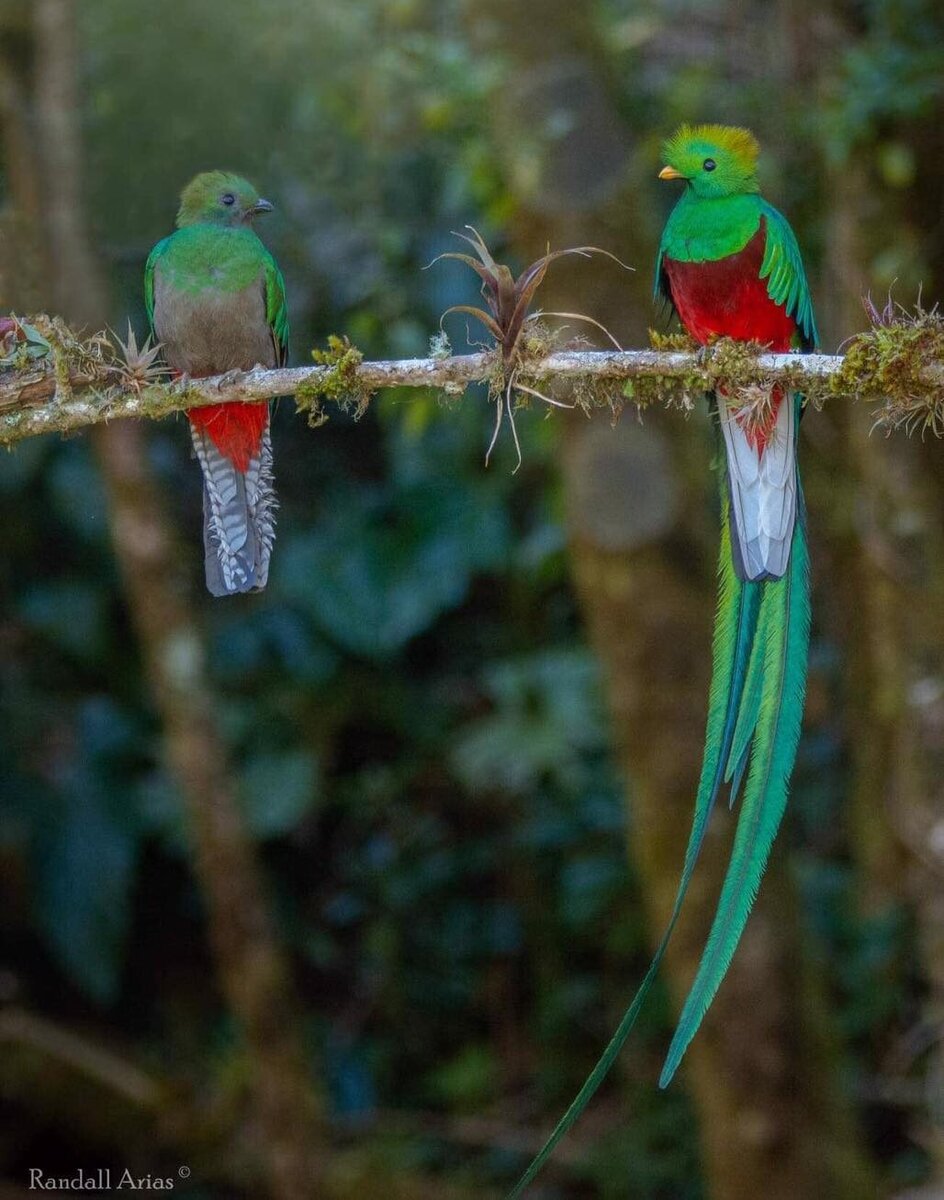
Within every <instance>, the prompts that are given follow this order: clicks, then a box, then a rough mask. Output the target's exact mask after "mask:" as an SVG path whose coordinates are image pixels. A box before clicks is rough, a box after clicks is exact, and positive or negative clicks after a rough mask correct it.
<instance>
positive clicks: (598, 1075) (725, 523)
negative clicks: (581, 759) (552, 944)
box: [508, 473, 763, 1200]
mask: <svg viewBox="0 0 944 1200" xmlns="http://www.w3.org/2000/svg"><path fill="white" fill-rule="evenodd" d="M719 479H720V482H721V503H722V514H723V517H722V526H721V549H720V553H719V556H718V607H717V616H716V619H715V631H714V639H713V647H712V672H711V689H710V693H709V700H708V724H707V730H706V736H705V755H704V759H703V761H702V769H701V779H700V781H699V785H698V795H697V797H696V800H695V812H694V815H693V818H692V829H691V833H690V835H689V840H688V847H687V849H686V851H685V864H684V866H683V868H682V875H681V878H680V880H679V885H678V890H677V892H676V896H675V904H674V906H673V908H672V915H671V917H670V919H669V924H668V926H667V928H666V930H665V933H664V934H663V935H662V940H661V941H660V943H659V945H658V947H657V948H656V952H655V954H654V955H653V958H652V962H651V964H650V966H649V970H648V971H647V972H646V975H645V978H644V979H643V981H642V983H641V984H640V986H639V990H638V991H637V992H636V995H635V997H634V998H633V1002H632V1004H630V1006H629V1008H628V1009H627V1010H626V1013H625V1015H624V1016H623V1019H622V1021H620V1024H619V1026H618V1028H617V1030H616V1032H615V1033H614V1035H613V1037H612V1038H611V1039H610V1042H609V1044H608V1045H607V1047H606V1049H605V1050H604V1051H603V1054H602V1055H601V1056H600V1059H599V1061H598V1062H597V1064H596V1066H595V1067H594V1068H593V1070H592V1071H591V1072H590V1074H589V1075H588V1077H587V1080H586V1082H585V1083H584V1085H583V1087H582V1088H581V1089H580V1091H579V1092H578V1093H577V1095H576V1097H575V1098H574V1100H573V1102H572V1103H571V1105H570V1107H569V1108H568V1109H567V1111H566V1112H565V1113H564V1115H563V1116H562V1117H561V1119H560V1120H559V1121H558V1123H557V1125H556V1126H555V1128H554V1131H553V1132H552V1133H551V1135H550V1137H549V1138H548V1139H547V1141H546V1142H545V1143H544V1145H543V1146H542V1147H541V1150H540V1151H539V1152H538V1154H537V1155H536V1157H535V1158H534V1160H533V1161H532V1162H531V1164H530V1166H529V1167H528V1169H527V1170H526V1171H525V1173H524V1174H523V1175H522V1176H521V1178H520V1179H519V1180H518V1182H517V1184H516V1185H515V1187H514V1189H513V1191H511V1192H510V1193H509V1196H508V1200H516V1198H517V1197H518V1196H520V1195H521V1194H522V1192H523V1191H524V1189H525V1188H526V1187H527V1186H528V1184H529V1183H531V1181H532V1180H533V1179H534V1177H535V1176H536V1175H537V1173H538V1172H539V1171H540V1170H541V1167H542V1166H543V1165H544V1163H545V1162H546V1161H547V1159H548V1158H549V1157H550V1155H551V1154H552V1152H553V1150H554V1147H555V1146H556V1145H557V1143H558V1142H559V1141H560V1140H561V1138H562V1137H563V1136H564V1135H565V1134H566V1133H567V1131H568V1130H569V1129H570V1127H571V1126H572V1125H573V1123H574V1122H575V1121H576V1120H577V1119H578V1118H579V1116H580V1114H581V1113H582V1112H583V1110H584V1109H585V1108H586V1106H587V1104H588V1103H589V1102H590V1100H591V1098H592V1097H593V1094H594V1093H595V1092H596V1090H597V1088H598V1087H599V1086H600V1084H601V1083H602V1082H603V1080H604V1079H605V1078H606V1075H607V1073H608V1072H609V1069H610V1067H611V1066H612V1065H613V1063H614V1062H615V1060H616V1058H617V1056H618V1055H619V1052H620V1050H621V1049H622V1048H623V1045H624V1043H625V1041H626V1039H627V1037H628V1036H629V1034H630V1031H631V1030H632V1028H633V1026H634V1024H635V1023H636V1017H637V1016H638V1015H639V1010H640V1009H641V1008H642V1005H643V1002H644V1000H645V999H646V996H647V994H648V992H649V989H650V988H651V986H652V983H653V981H654V979H655V977H656V973H657V972H658V970H659V966H660V964H661V962H662V958H663V956H664V954H665V950H666V947H667V946H668V944H669V939H670V938H671V936H672V931H673V930H674V929H675V925H676V922H677V921H678V917H679V913H680V912H681V911H682V904H683V902H684V900H685V895H686V893H687V891H688V886H689V883H690V882H691V878H692V874H693V872H694V870H695V864H696V862H697V861H698V854H699V851H700V850H701V845H702V842H703V841H704V837H705V830H706V828H707V826H708V819H709V817H710V816H711V811H712V809H713V808H714V804H715V800H716V799H717V796H718V789H719V788H720V786H721V782H722V778H723V774H724V766H725V762H726V759H727V755H728V752H729V750H730V745H731V739H732V737H733V735H734V729H735V725H736V720H737V716H738V710H739V706H740V703H741V694H742V690H743V686H744V679H745V674H746V672H747V665H748V661H749V659H750V654H751V646H752V644H753V643H754V640H755V626H756V624H757V621H758V614H759V609H760V601H761V593H762V589H763V585H761V584H756V583H744V582H742V581H741V580H740V579H738V577H737V575H736V573H735V570H734V560H733V556H732V553H731V523H730V519H729V514H728V494H727V487H726V484H725V481H724V476H723V473H719Z"/></svg>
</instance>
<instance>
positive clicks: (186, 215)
mask: <svg viewBox="0 0 944 1200" xmlns="http://www.w3.org/2000/svg"><path fill="white" fill-rule="evenodd" d="M271 211H272V205H271V204H270V203H269V201H268V200H263V199H262V197H261V196H260V195H259V193H258V192H257V191H256V189H255V188H254V187H253V186H252V184H251V183H250V182H249V181H248V180H246V179H243V178H242V176H240V175H233V174H232V173H231V172H229V171H204V172H203V174H202V175H197V176H195V177H194V178H193V179H191V180H190V182H189V183H188V184H187V186H186V187H185V188H184V190H183V191H182V192H181V193H180V208H179V210H178V212H177V225H178V226H179V227H182V226H184V225H204V224H212V225H248V224H249V222H250V221H252V219H253V217H255V216H258V215H259V213H267V212H271Z"/></svg>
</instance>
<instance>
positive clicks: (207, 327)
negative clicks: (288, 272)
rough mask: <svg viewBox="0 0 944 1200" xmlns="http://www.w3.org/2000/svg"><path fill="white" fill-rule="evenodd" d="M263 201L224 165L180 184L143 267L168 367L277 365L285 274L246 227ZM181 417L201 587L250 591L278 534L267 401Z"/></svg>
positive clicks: (187, 371)
mask: <svg viewBox="0 0 944 1200" xmlns="http://www.w3.org/2000/svg"><path fill="white" fill-rule="evenodd" d="M271 211H272V205H271V204H270V203H269V201H268V200H263V199H262V198H261V197H260V196H259V194H258V192H257V191H256V189H255V188H254V187H253V186H252V184H250V183H247V182H246V180H245V179H241V178H240V177H239V176H238V175H231V174H228V173H226V172H224V171H207V172H204V174H202V175H198V176H197V177H196V178H195V179H193V180H191V182H190V183H189V184H188V185H187V186H186V187H185V188H184V190H183V192H182V194H181V197H180V211H179V212H178V214H177V231H176V233H172V234H171V235H170V237H166V238H164V240H163V241H162V242H158V244H157V245H156V246H155V247H154V249H153V250H152V251H151V255H150V257H149V258H148V261H147V267H146V268H145V275H144V294H145V302H146V304H147V310H148V316H149V318H150V320H151V325H152V327H153V330H154V333H155V335H156V337H157V339H158V341H159V342H160V343H161V344H162V346H163V351H164V357H165V358H166V359H167V364H168V366H169V367H170V368H171V370H172V371H174V372H175V373H177V374H179V375H188V376H191V377H199V376H207V375H218V374H224V373H226V372H230V371H241V370H248V369H249V368H251V367H254V366H256V365H257V364H258V365H261V366H264V367H276V366H283V365H284V364H285V360H286V357H287V353H288V313H287V311H286V306H285V284H284V282H283V280H282V274H281V272H280V271H279V268H278V266H277V264H276V261H275V259H274V258H273V257H272V255H271V254H270V253H269V251H268V250H267V249H266V248H265V246H264V245H263V244H262V242H261V241H260V240H259V238H258V237H257V236H256V234H255V232H254V231H253V228H252V222H253V219H254V218H255V217H256V216H258V215H259V214H260V213H267V212H271ZM187 416H188V417H189V419H190V429H191V433H192V435H193V445H194V449H195V451H196V454H197V458H198V459H199V462H200V466H201V468H202V469H203V483H204V488H203V538H204V548H205V557H206V583H207V587H208V588H209V590H210V591H211V592H212V593H213V595H214V596H227V595H232V594H234V593H237V592H253V591H259V590H261V589H262V588H264V587H265V585H266V579H267V578H268V574H269V556H270V554H271V551H272V543H273V541H274V539H275V520H274V515H273V509H274V507H275V494H274V491H273V488H272V446H271V442H270V439H269V405H268V403H266V402H265V401H262V402H261V403H258V404H213V405H206V406H204V407H201V408H192V409H190V410H189V411H188V413H187Z"/></svg>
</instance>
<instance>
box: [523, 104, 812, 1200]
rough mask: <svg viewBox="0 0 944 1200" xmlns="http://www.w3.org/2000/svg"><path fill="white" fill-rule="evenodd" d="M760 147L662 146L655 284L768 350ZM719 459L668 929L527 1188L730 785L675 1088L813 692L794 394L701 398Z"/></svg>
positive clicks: (645, 987)
mask: <svg viewBox="0 0 944 1200" xmlns="http://www.w3.org/2000/svg"><path fill="white" fill-rule="evenodd" d="M757 156H758V144H757V141H756V140H755V138H754V136H753V135H752V134H751V133H750V132H749V131H748V130H746V129H736V128H731V127H728V126H723V125H698V126H689V125H683V126H682V127H681V128H680V129H679V130H678V132H677V133H675V135H674V136H673V137H671V138H670V139H669V140H668V141H667V142H666V144H665V146H664V161H665V166H664V167H663V169H662V171H661V172H660V173H659V177H660V179H676V180H679V181H681V182H683V184H684V190H683V192H682V195H681V197H680V198H679V200H678V202H677V203H676V205H675V207H674V209H673V210H672V213H671V215H670V216H669V219H668V222H667V224H666V226H665V230H664V232H663V234H662V241H661V244H660V246H659V254H658V259H657V262H656V287H655V290H656V295H657V297H658V296H661V297H663V298H664V299H665V300H667V301H668V302H669V303H670V304H671V305H672V307H673V308H674V309H675V311H676V312H677V314H678V316H679V318H680V320H681V322H682V325H683V326H684V327H685V329H686V330H687V331H688V332H689V333H690V334H691V335H692V337H694V338H695V339H696V341H698V342H699V343H701V344H702V345H707V344H708V343H709V342H710V341H711V340H712V339H713V338H716V337H722V336H723V337H730V338H735V339H738V340H741V341H750V342H757V343H759V344H760V345H761V346H764V347H766V348H767V349H769V350H771V351H775V352H784V351H788V350H801V351H804V350H805V351H809V350H812V349H813V347H814V345H815V344H816V341H817V334H816V325H815V322H814V318H813V306H812V301H811V299H810V292H809V287H808V286H807V282H806V275H805V272H804V270H803V262H802V260H801V257H800V251H799V247H798V246H797V241H796V238H795V237H794V234H793V230H792V229H791V228H790V226H789V224H788V223H787V220H786V218H785V217H784V216H783V215H782V214H781V213H780V212H778V211H777V209H775V208H774V207H773V206H772V205H770V204H768V203H767V201H766V200H764V199H763V197H762V196H761V195H760V189H759V186H758V182H757ZM709 400H710V402H711V404H712V407H713V409H714V411H715V414H716V416H717V423H718V428H719V441H720V443H721V446H722V448H723V451H724V463H725V469H724V471H723V472H722V473H719V474H720V491H721V522H722V524H721V550H720V557H719V562H718V604H717V616H716V621H715V630H714V641H713V661H712V679H711V689H710V693H709V701H708V722H707V731H706V740H705V752H704V758H703V762H702V770H701V779H700V781H699V785H698V792H697V795H696V799H695V811H694V816H693V821H692V829H691V833H690V836H689V842H688V848H687V850H686V853H685V861H684V865H683V867H682V875H681V879H680V881H679V886H678V890H677V893H676V899H675V903H674V906H673V909H672V914H671V917H670V919H669V924H668V927H667V929H666V931H665V933H664V935H663V937H662V940H661V942H660V943H659V945H658V947H657V949H656V952H655V955H654V957H653V960H652V963H651V965H650V967H649V970H648V972H647V974H646V976H645V978H644V979H643V981H642V984H641V985H640V988H639V991H638V992H637V993H636V996H635V998H634V999H633V1002H632V1004H631V1005H630V1007H629V1008H628V1010H627V1011H626V1013H625V1015H624V1017H623V1019H622V1021H621V1022H620V1025H619V1027H618V1029H617V1030H616V1033H615V1034H614V1036H613V1038H612V1040H611V1041H610V1043H609V1045H608V1046H607V1047H606V1049H605V1051H604V1052H603V1055H602V1056H601V1058H600V1060H599V1062H598V1063H597V1065H596V1066H595V1067H594V1069H593V1071H592V1072H591V1073H590V1075H589V1077H588V1078H587V1080H586V1082H585V1083H584V1085H583V1087H582V1088H581V1090H580V1092H579V1093H578V1094H577V1096H576V1098H575V1099H574V1101H573V1103H572V1104H571V1106H570V1107H569V1108H568V1110H567V1112H566V1113H565V1114H564V1116H563V1117H562V1118H561V1119H560V1121H559V1122H558V1124H557V1126H556V1128H555V1129H554V1131H553V1133H552V1134H551V1136H550V1137H549V1138H548V1140H547V1142H546V1143H545V1145H544V1146H543V1148H542V1149H541V1150H540V1152H539V1153H538V1155H537V1157H536V1158H535V1159H534V1161H533V1162H532V1163H531V1165H530V1166H529V1167H528V1169H527V1171H526V1172H525V1174H524V1175H523V1176H522V1178H521V1179H520V1180H519V1182H518V1183H517V1185H516V1186H515V1188H514V1190H513V1191H512V1192H511V1194H510V1197H509V1200H514V1198H515V1197H518V1196H520V1195H521V1194H522V1192H523V1191H524V1189H525V1188H526V1187H527V1185H528V1184H529V1183H530V1182H531V1181H532V1180H533V1179H534V1177H535V1175H536V1174H537V1173H538V1171H539V1170H540V1169H541V1167H542V1166H543V1165H544V1163H545V1162H546V1161H547V1159H548V1157H549V1156H550V1154H551V1152H552V1151H553V1149H554V1147H555V1146H556V1144H557V1143H558V1142H559V1141H560V1139H561V1138H562V1137H563V1136H564V1134H565V1133H566V1132H567V1131H568V1129H570V1127H571V1126H572V1125H573V1123H574V1122H575V1121H576V1120H577V1118H578V1117H579V1116H580V1114H581V1113H582V1112H583V1110H584V1108H585V1107H586V1105H587V1104H588V1102H589V1101H590V1098H591V1097H592V1096H593V1094H594V1092H595V1091H596V1090H597V1088H598V1087H599V1086H600V1084H601V1083H602V1082H603V1079H604V1078H605V1076H606V1074H607V1072H608V1071H609V1069H610V1067H611V1066H612V1064H613V1062H614V1061H615V1059H616V1057H617V1055H618V1054H619V1052H620V1050H621V1049H622V1046H623V1043H624V1042H625V1041H626V1038H627V1036H628V1035H629V1033H630V1030H631V1029H632V1027H633V1025H634V1024H635V1021H636V1017H637V1016H638V1014H639V1011H640V1008H641V1007H642V1004H643V1001H644V1000H645V998H646V995H647V993H648V991H649V989H650V987H651V985H652V982H653V980H654V978H655V975H656V972H657V971H658V968H659V965H660V963H661V961H662V958H663V955H664V953H665V950H666V947H667V945H668V942H669V938H670V937H671V934H672V931H673V929H674V928H675V924H676V922H677V920H678V917H679V913H680V912H681V909H682V904H683V901H684V899H685V895H686V892H687V890H688V886H689V883H690V882H691V878H692V874H693V872H694V869H695V865H696V862H697V859H698V855H699V851H700V849H701V845H702V842H703V840H704V836H705V830H706V828H707V826H708V820H709V818H710V816H711V812H712V809H713V808H714V804H715V801H716V799H717V797H718V794H719V792H720V791H721V789H722V787H723V786H724V785H726V784H727V785H729V787H730V792H729V795H730V802H731V804H732V806H733V804H734V801H735V798H736V797H737V795H738V793H739V792H740V791H741V788H742V785H743V800H742V802H741V811H740V814H739V817H738V822H737V829H736V832H735V836H734V847H733V850H732V853H731V859H730V863H729V865H728V870H727V874H726V876H725V880H724V883H723V885H722V890H721V897H720V900H719V903H718V908H717V912H716V914H715V918H714V923H713V925H712V927H711V932H710V933H709V936H708V942H707V945H706V947H705V950H704V953H703V955H702V958H701V962H700V964H699V966H698V970H697V972H696V975H695V980H694V982H693V984H692V987H691V990H690V991H689V994H688V998H687V999H686V1001H685V1004H684V1007H683V1009H682V1015H681V1017H680V1019H679V1024H678V1028H677V1029H676V1032H675V1036H674V1038H673V1039H672V1043H671V1045H670V1047H669V1052H668V1056H667V1058H666V1061H665V1065H664V1067H663V1070H662V1075H661V1078H660V1085H661V1086H662V1087H665V1086H667V1085H668V1083H669V1081H670V1080H671V1079H672V1076H673V1075H674V1074H675V1071H676V1069H677V1068H678V1065H679V1063H680V1062H681V1060H682V1056H683V1055H684V1053H685V1051H686V1049H687V1048H688V1045H689V1043H690V1042H691V1040H692V1038H693V1037H694V1036H695V1033H696V1032H697V1030H698V1027H699V1026H700V1024H701V1022H702V1019H703V1018H704V1016H705V1013H706V1012H707V1010H708V1008H709V1006H710V1004H711V1002H712V1000H713V999H714V996H715V993H716V992H717V990H718V987H719V986H720V984H721V981H722V980H723V978H724V976H725V974H726V972H727V969H728V966H729V964H730V962H731V958H732V956H733V955H734V951H735V949H736V948H737V944H738V942H739V940H740V937H741V934H742V932H743V930H744V926H745V924H746V922H747V918H748V915H749V913H750V910H751V907H752V905H753V903H754V899H755V897H756V895H757V890H758V888H759V886H760V881H761V877H762V875H763V873H764V869H765V867H766V865H767V860H768V857H769V855H770V849H771V846H772V844H773V840H774V837H775V835H776V833H777V829H778V827H779V825H780V821H781V818H782V816H783V812H784V809H785V807H786V801H787V790H788V787H789V782H790V775H791V773H792V770H793V764H794V761H795V759H796V753H797V746H798V744H799V739H800V726H801V722H802V716H803V699H804V694H805V690H806V672H807V656H808V647H809V633H810V579H809V553H808V548H807V541H806V530H805V514H804V506H803V493H802V489H801V487H800V478H799V473H798V469H797V429H798V425H799V420H800V410H801V405H802V397H801V396H799V395H786V394H784V392H783V390H782V389H781V388H779V387H774V388H773V389H772V390H771V393H770V397H769V401H768V402H767V403H765V404H763V405H762V406H760V409H759V411H753V408H752V406H750V405H745V404H744V403H743V402H738V401H737V400H736V398H735V397H730V398H729V397H728V396H727V395H726V394H725V391H724V389H722V388H719V390H718V394H717V395H714V396H711V397H709Z"/></svg>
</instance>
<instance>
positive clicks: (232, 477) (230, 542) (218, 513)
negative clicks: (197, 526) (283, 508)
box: [190, 421, 275, 596]
mask: <svg viewBox="0 0 944 1200" xmlns="http://www.w3.org/2000/svg"><path fill="white" fill-rule="evenodd" d="M190 431H191V434H192V437H193V445H194V449H195V451H196V454H197V458H198V460H199V462H200V467H201V469H202V471H203V545H204V550H205V560H206V585H207V588H208V589H209V590H210V592H211V593H212V594H213V595H214V596H231V595H235V594H237V593H239V592H259V591H261V590H262V589H263V588H264V587H265V585H266V580H267V579H268V577H269V557H270V555H271V554H272V544H273V542H274V541H275V513H274V509H275V491H274V489H273V486H272V442H271V439H270V437H269V423H268V421H267V422H266V427H265V432H264V433H263V435H262V441H261V443H260V447H259V453H258V455H255V456H253V458H252V459H250V462H249V469H248V470H247V471H245V472H243V471H239V470H237V468H236V467H235V466H234V465H233V463H232V462H230V460H229V459H228V458H227V457H226V456H225V455H224V454H221V453H220V451H219V450H218V449H217V447H216V446H215V445H214V444H213V442H212V440H211V439H210V438H209V436H208V435H207V434H206V433H205V432H204V431H203V430H199V429H196V428H194V426H193V425H191V426H190Z"/></svg>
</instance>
